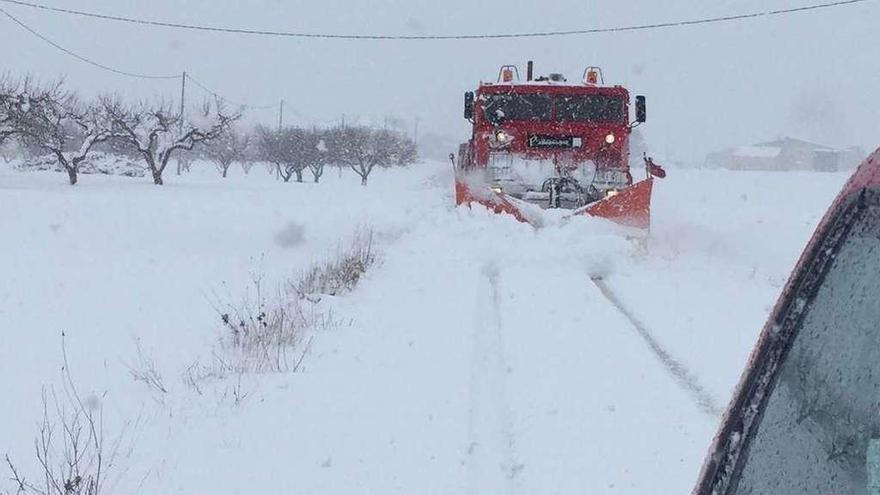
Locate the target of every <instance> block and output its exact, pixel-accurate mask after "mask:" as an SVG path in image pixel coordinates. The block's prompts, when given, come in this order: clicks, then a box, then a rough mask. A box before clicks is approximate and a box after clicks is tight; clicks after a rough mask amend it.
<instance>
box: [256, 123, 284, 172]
mask: <svg viewBox="0 0 880 495" xmlns="http://www.w3.org/2000/svg"><path fill="white" fill-rule="evenodd" d="M256 148H257V151H256V156H257V157H258V158H259V159H260V160H263V161H265V162H268V163H271V164H272V166H273V167H274V171H275V173H276V174H277V175H278V176H279V177H281V178H282V179H284V182H288V181H290V177H291V176H292V175H293V171H292V170H288V168H287V155H288V153H287V150H286V149H285V143H284V140H283V139H282V138H281V131H280V130H275V129H270V128H268V127H263V126H260V127H257V131H256Z"/></svg>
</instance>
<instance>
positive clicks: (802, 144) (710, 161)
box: [706, 137, 867, 172]
mask: <svg viewBox="0 0 880 495" xmlns="http://www.w3.org/2000/svg"><path fill="white" fill-rule="evenodd" d="M865 156H867V155H866V154H865V152H864V150H862V149H861V148H858V147H852V148H846V149H835V148H832V147H830V146H824V145H821V144H816V143H810V142H808V141H803V140H800V139H794V138H789V137H786V138H781V139H777V140H776V141H769V142H766V143H759V144H755V145H752V146H741V147H739V148H731V149H727V150H724V151H719V152H715V153H710V154H709V155H707V156H706V167H707V168H726V169H729V170H770V171H774V170H777V171H787V170H812V171H820V172H834V171H837V170H849V169H852V168H855V167H856V166H857V165H858V164H859V163H860V162H861V161H862V160H863V159H864V158H865Z"/></svg>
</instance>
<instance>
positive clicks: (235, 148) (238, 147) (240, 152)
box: [203, 126, 250, 178]
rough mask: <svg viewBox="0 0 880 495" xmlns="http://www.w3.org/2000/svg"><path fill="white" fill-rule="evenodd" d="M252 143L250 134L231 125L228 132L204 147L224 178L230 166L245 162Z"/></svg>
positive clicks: (205, 152)
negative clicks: (246, 153)
mask: <svg viewBox="0 0 880 495" xmlns="http://www.w3.org/2000/svg"><path fill="white" fill-rule="evenodd" d="M249 144H250V136H248V135H247V134H245V133H243V132H241V131H240V130H239V129H236V128H235V126H230V128H229V129H228V130H227V132H224V133H223V134H222V135H220V136H219V137H217V138H216V139H213V140H212V141H211V142H210V143H207V144H206V146H205V147H204V151H203V154H204V156H205V157H206V158H207V159H209V160H211V161H212V162H214V165H216V166H217V170H219V171H220V173H221V175H222V176H223V178H226V174H227V173H228V172H229V167H231V166H232V164H233V163H236V162H244V160H245V152H246V151H247V149H248V146H249Z"/></svg>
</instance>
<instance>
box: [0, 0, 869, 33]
mask: <svg viewBox="0 0 880 495" xmlns="http://www.w3.org/2000/svg"><path fill="white" fill-rule="evenodd" d="M868 1H871V0H839V1H835V2H827V3H821V4H814V5H807V6H803V7H793V8H788V9H776V10H765V11H760V12H751V13H746V14H737V15H727V16H719V17H707V18H701V19H691V20H683V21H675V22H661V23H652V24H636V25H630V26H618V27H607V28H588V29H575V30H569V31H537V32H526V33H506V34H505V33H500V34H442V35H387V34H338V33H337V34H333V33H305V32H296V31H268V30H258V29H246V28H237V27H223V26H209V25H200V24H183V23H176V22H165V21H154V20H149V19H139V18H135V17H124V16H118V15H108V14H100V13H96V12H87V11H82V10H74V9H65V8H61V7H52V6H49V5H43V4H40V3H34V2H26V1H22V0H0V2H5V3H10V4H15V5H20V6H23V7H30V8H33V9H39V10H44V11H50V12H56V13H62V14H71V15H77V16H83V17H90V18H95V19H102V20H108V21H117V22H126V23H131V24H141V25H147V26H158V27H165V28H175V29H188V30H193V31H209V32H215V33H228V34H248V35H258V36H276V37H286V38H318V39H338V40H393V41H415V40H430V41H439V40H480V39H507V38H547V37H555V36H575V35H587V34H599V33H619V32H627V31H646V30H652V29H662V28H672V27H683V26H694V25H698V24H713V23H720V22H730V21H740V20H746V19H755V18H759V17H771V16H780V15H786V14H793V13H796V12H806V11H811V10H819V9H827V8H831V7H841V6H844V5H852V4H857V3H864V2H868ZM7 15H9V14H7Z"/></svg>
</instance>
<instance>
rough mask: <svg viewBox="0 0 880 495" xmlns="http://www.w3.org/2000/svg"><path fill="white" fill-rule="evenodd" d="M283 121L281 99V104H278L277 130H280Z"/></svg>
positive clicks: (282, 102) (282, 103)
mask: <svg viewBox="0 0 880 495" xmlns="http://www.w3.org/2000/svg"><path fill="white" fill-rule="evenodd" d="M283 123H284V100H281V105H279V106H278V130H279V131H280V130H281V127H282V126H283Z"/></svg>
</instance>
